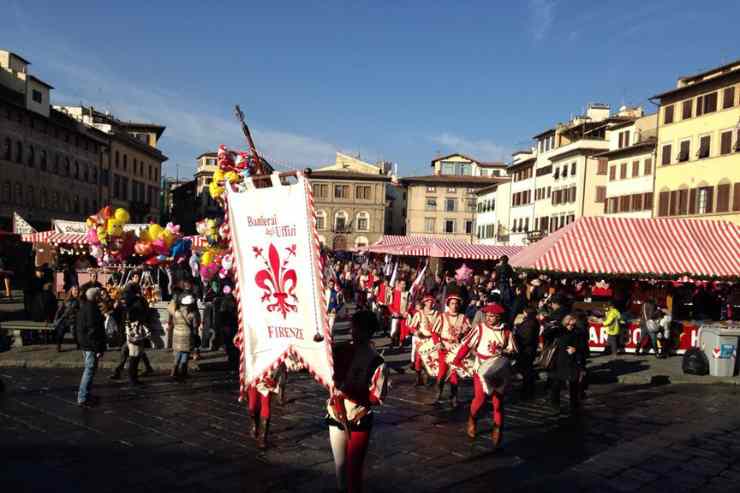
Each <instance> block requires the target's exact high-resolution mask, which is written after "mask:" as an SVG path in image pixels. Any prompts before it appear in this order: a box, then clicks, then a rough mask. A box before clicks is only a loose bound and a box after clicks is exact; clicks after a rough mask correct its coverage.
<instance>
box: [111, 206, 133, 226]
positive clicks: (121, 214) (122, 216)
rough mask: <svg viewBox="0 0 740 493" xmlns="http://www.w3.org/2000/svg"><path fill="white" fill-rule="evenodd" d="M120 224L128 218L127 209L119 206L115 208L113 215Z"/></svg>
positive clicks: (124, 222)
mask: <svg viewBox="0 0 740 493" xmlns="http://www.w3.org/2000/svg"><path fill="white" fill-rule="evenodd" d="M113 217H115V218H116V219H117V220H118V221H119V222H120V223H121V224H126V223H127V222H128V220H129V219H130V216H129V214H128V211H127V210H126V209H124V208H121V207H119V208H118V209H116V213H115V214H114V215H113Z"/></svg>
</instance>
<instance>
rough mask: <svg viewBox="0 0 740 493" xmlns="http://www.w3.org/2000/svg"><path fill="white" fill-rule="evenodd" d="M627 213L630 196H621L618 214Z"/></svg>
mask: <svg viewBox="0 0 740 493" xmlns="http://www.w3.org/2000/svg"><path fill="white" fill-rule="evenodd" d="M629 211H630V196H629V195H623V196H621V197H619V212H629Z"/></svg>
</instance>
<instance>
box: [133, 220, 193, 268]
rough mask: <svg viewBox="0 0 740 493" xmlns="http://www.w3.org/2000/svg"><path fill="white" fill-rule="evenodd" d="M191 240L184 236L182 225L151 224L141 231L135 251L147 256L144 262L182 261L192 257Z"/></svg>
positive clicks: (151, 263)
mask: <svg viewBox="0 0 740 493" xmlns="http://www.w3.org/2000/svg"><path fill="white" fill-rule="evenodd" d="M191 246H192V245H191V241H190V240H186V239H183V238H182V234H181V233H180V226H179V225H175V224H173V223H167V225H166V226H165V227H162V226H160V225H159V224H150V225H149V226H147V227H146V228H145V229H142V230H141V232H140V233H139V238H138V240H137V241H136V244H135V245H134V251H135V252H136V253H137V254H138V255H141V256H142V257H147V259H146V260H145V261H144V263H146V264H148V265H159V264H161V263H163V262H168V261H174V262H182V261H184V260H186V259H187V258H189V257H190V250H191Z"/></svg>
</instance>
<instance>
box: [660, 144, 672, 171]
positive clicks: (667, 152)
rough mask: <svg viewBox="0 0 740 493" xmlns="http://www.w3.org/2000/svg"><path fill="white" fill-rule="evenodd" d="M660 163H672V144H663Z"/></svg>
mask: <svg viewBox="0 0 740 493" xmlns="http://www.w3.org/2000/svg"><path fill="white" fill-rule="evenodd" d="M660 163H661V164H662V165H663V166H666V165H668V164H671V144H666V145H664V146H663V153H662V155H661V161H660Z"/></svg>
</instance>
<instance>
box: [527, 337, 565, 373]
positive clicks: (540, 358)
mask: <svg viewBox="0 0 740 493" xmlns="http://www.w3.org/2000/svg"><path fill="white" fill-rule="evenodd" d="M559 348H560V344H559V343H558V340H557V339H555V340H554V341H553V342H551V343H550V344H548V345H546V346H545V347H544V348H542V351H540V352H539V353H538V354H537V356H536V357H535V358H534V361H533V362H532V367H533V368H535V369H538V370H552V368H553V366H554V365H555V355H556V354H557V352H558V349H559Z"/></svg>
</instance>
